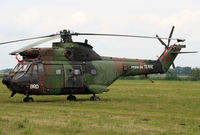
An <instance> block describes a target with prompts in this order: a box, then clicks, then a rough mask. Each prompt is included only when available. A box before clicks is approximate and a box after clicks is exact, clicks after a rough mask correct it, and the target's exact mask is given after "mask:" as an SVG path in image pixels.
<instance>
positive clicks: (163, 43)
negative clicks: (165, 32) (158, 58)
mask: <svg viewBox="0 0 200 135" xmlns="http://www.w3.org/2000/svg"><path fill="white" fill-rule="evenodd" d="M156 38H157V39H158V40H159V41H160V43H161V44H162V45H164V46H165V48H168V46H167V45H166V44H165V42H163V41H162V40H161V38H160V37H159V36H158V35H156Z"/></svg>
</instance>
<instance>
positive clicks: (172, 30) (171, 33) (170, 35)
mask: <svg viewBox="0 0 200 135" xmlns="http://www.w3.org/2000/svg"><path fill="white" fill-rule="evenodd" d="M174 28H175V27H174V26H172V29H171V32H170V34H169V39H168V44H167V46H168V47H169V44H170V41H171V38H172V35H173V32H174Z"/></svg>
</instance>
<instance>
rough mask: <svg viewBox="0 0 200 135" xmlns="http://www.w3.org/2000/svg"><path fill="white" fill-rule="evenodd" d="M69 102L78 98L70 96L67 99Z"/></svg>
mask: <svg viewBox="0 0 200 135" xmlns="http://www.w3.org/2000/svg"><path fill="white" fill-rule="evenodd" d="M67 100H69V101H76V97H75V96H73V95H69V96H68V97H67Z"/></svg>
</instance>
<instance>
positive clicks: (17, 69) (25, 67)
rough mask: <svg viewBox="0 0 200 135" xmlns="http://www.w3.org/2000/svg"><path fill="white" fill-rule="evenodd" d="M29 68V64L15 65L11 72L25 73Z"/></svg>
mask: <svg viewBox="0 0 200 135" xmlns="http://www.w3.org/2000/svg"><path fill="white" fill-rule="evenodd" d="M29 67H30V63H24V64H17V65H16V66H15V68H14V69H13V70H12V72H26V71H27V70H28V69H29Z"/></svg>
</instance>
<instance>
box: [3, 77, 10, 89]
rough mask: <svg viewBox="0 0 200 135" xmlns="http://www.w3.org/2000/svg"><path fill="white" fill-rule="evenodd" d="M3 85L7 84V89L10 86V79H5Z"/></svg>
mask: <svg viewBox="0 0 200 135" xmlns="http://www.w3.org/2000/svg"><path fill="white" fill-rule="evenodd" d="M2 83H3V84H5V85H6V86H7V87H9V85H10V77H3V79H2Z"/></svg>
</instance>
